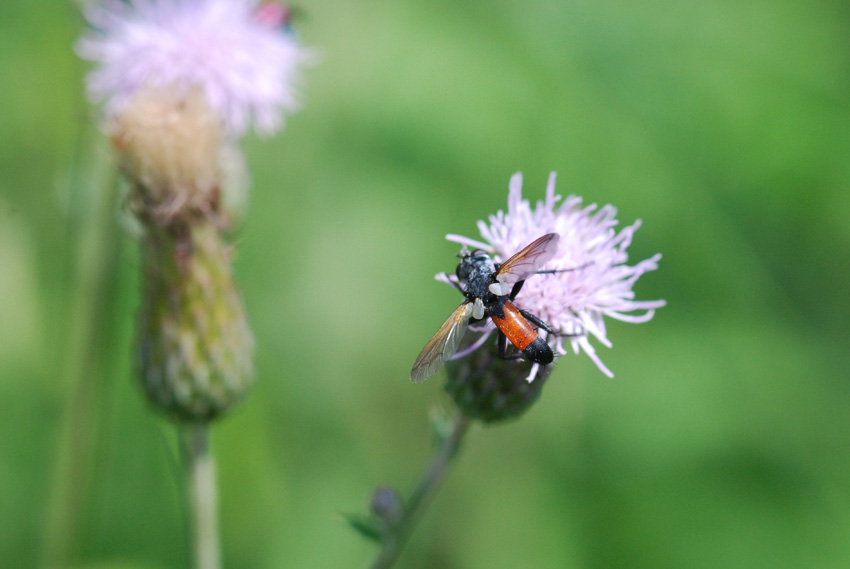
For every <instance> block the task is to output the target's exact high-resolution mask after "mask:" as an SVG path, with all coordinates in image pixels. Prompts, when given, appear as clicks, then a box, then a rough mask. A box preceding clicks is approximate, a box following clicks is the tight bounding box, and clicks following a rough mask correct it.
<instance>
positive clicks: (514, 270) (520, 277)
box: [490, 233, 560, 296]
mask: <svg viewBox="0 0 850 569" xmlns="http://www.w3.org/2000/svg"><path fill="white" fill-rule="evenodd" d="M559 240H560V236H559V235H558V234H557V233H547V234H546V235H544V236H543V237H540V238H539V239H537V240H535V241H534V242H533V243H531V244H530V245H528V246H527V247H526V248H525V249H523V250H522V251H520V252H519V253H517V254H516V255H514V256H513V257H511V258H510V259H508V260H507V261H505V262H504V263H502V266H501V267H499V270H497V271H496V282H495V283H493V284H491V285H490V292H492V293H493V294H495V295H497V296H504V295H506V294H508V293H509V292H511V288H513V285H514V284H516V283H518V282H519V281H524V280H525V279H527V278H528V277H530V276H531V275H533V274H534V273H536V272H537V271H538V270H539V269H540V267H542V266H543V265H545V264H546V263H547V262H548V261H549V259H551V258H552V257H554V256H555V253H556V252H557V251H558V241H559Z"/></svg>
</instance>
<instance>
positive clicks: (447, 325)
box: [410, 300, 472, 382]
mask: <svg viewBox="0 0 850 569" xmlns="http://www.w3.org/2000/svg"><path fill="white" fill-rule="evenodd" d="M471 315H472V304H471V303H470V302H469V301H468V300H465V301H464V302H463V304H461V305H460V306H458V307H457V309H456V310H455V311H454V312H452V315H451V316H449V318H448V320H446V321H445V322H444V323H443V325H442V326H440V329H439V330H437V333H436V334H434V337H433V338H431V340H429V341H428V343H427V344H425V347H424V348H422V352H421V353H420V354H419V357H418V358H416V363H414V364H413V369H412V370H411V372H410V381H413V382H419V381H425V380H426V379H428V378H429V377H431V376H432V375H434V374H435V373H437V370H438V369H440V366H442V365H443V364H444V363H446V360H447V359H449V358H450V357H452V356H453V355H454V353H455V352H457V348H458V346H459V345H460V340H461V339H462V338H463V335H464V334H466V328H467V326H468V325H469V317H470V316H471Z"/></svg>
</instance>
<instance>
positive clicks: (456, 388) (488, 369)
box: [445, 348, 552, 423]
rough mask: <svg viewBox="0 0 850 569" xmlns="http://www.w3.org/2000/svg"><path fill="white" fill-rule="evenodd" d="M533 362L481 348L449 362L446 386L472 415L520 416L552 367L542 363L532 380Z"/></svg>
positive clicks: (489, 420) (488, 417) (484, 417)
mask: <svg viewBox="0 0 850 569" xmlns="http://www.w3.org/2000/svg"><path fill="white" fill-rule="evenodd" d="M529 366H530V364H529V362H527V361H526V360H522V359H518V360H506V359H502V358H499V357H498V356H497V355H496V354H494V353H493V350H492V349H489V350H488V349H483V348H482V349H478V350H475V351H474V352H473V353H472V354H470V355H469V356H467V357H464V358H460V359H458V360H452V361H449V362H448V363H447V364H446V375H447V380H446V385H445V389H446V391H447V392H448V394H449V395H451V397H452V399H454V402H455V403H456V404H457V406H458V408H459V409H460V410H461V412H462V413H463V414H464V415H466V416H467V417H469V418H471V419H478V420H479V421H482V422H484V423H495V422H498V421H504V420H506V419H513V418H517V417H519V416H520V415H522V414H523V413H525V412H526V411H527V410H528V409H529V408H530V407H531V406H532V405H533V404H534V402H535V401H537V398H538V397H539V396H540V392H541V391H542V389H543V384H544V383H545V382H546V378H548V377H549V373H550V372H551V370H552V366H551V365H547V366H541V367H540V369H539V370H538V372H537V375H536V377H535V378H534V381H531V382H528V381H526V378H527V377H528V375H529Z"/></svg>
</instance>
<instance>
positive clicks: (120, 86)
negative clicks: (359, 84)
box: [77, 0, 309, 569]
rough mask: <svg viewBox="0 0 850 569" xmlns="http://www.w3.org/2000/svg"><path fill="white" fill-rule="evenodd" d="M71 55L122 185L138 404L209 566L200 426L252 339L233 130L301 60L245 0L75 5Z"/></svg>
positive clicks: (208, 475) (267, 113)
mask: <svg viewBox="0 0 850 569" xmlns="http://www.w3.org/2000/svg"><path fill="white" fill-rule="evenodd" d="M86 18H87V20H88V22H89V24H90V26H91V27H90V29H89V30H88V31H87V32H86V34H85V35H84V36H83V37H82V38H81V39H80V41H79V42H78V44H77V52H78V54H79V55H80V56H81V57H83V58H85V59H87V60H90V61H92V62H94V64H95V66H94V68H93V70H92V71H91V72H90V73H89V75H88V77H87V89H88V94H89V97H90V98H91V99H92V101H93V102H95V103H102V109H103V118H102V127H103V130H104V131H105V132H106V134H107V135H108V136H109V138H110V140H111V143H112V147H113V149H114V153H115V156H116V157H117V162H118V165H119V167H120V170H121V172H122V173H123V174H124V176H125V178H126V179H127V181H128V183H129V192H128V195H127V200H126V201H127V205H128V207H129V209H130V211H131V212H132V214H133V216H134V217H135V219H136V220H137V221H138V222H139V225H140V227H141V232H140V238H139V239H140V244H141V248H142V259H143V271H142V273H143V282H142V285H143V286H142V295H143V297H142V303H141V310H140V313H139V326H138V345H137V348H136V352H137V362H138V368H139V377H140V380H141V385H142V387H143V389H144V392H145V393H146V395H147V397H148V399H149V401H150V402H151V404H152V406H153V407H154V408H155V409H157V410H159V411H161V412H163V413H164V414H166V415H167V416H168V417H169V418H170V419H172V420H174V421H175V423H176V424H177V425H178V429H179V432H180V443H181V444H180V447H181V454H182V456H183V459H184V463H185V471H186V506H187V516H188V519H189V527H190V536H189V540H190V543H191V544H192V558H193V563H194V566H195V567H198V568H205V569H211V568H215V567H218V566H220V550H219V549H220V548H219V542H218V529H217V512H216V510H217V506H216V502H217V491H216V481H215V468H214V462H213V457H212V454H211V451H210V443H209V426H210V425H211V423H212V421H214V420H215V419H217V418H218V417H220V416H221V415H222V414H224V413H225V412H226V411H227V410H228V409H230V408H231V407H232V406H233V405H234V404H235V403H237V402H238V401H239V400H240V399H241V398H242V397H243V395H244V394H245V392H246V390H247V389H248V387H249V386H250V384H251V383H252V381H253V351H254V337H253V334H252V332H251V328H250V326H249V323H248V319H247V315H246V313H245V307H244V303H243V299H242V294H241V292H240V290H239V288H238V286H237V285H236V282H235V280H234V275H233V269H232V263H231V261H232V257H233V245H232V244H231V243H230V242H229V240H228V235H229V233H230V232H231V231H232V230H233V229H234V228H235V227H236V226H237V225H238V223H239V222H240V221H241V214H242V212H243V210H244V204H245V201H246V199H247V185H248V182H247V180H248V176H247V173H246V172H245V171H244V165H243V164H244V161H243V160H242V156H241V151H240V149H239V141H240V140H241V138H242V137H243V135H245V133H246V132H247V131H248V130H250V129H253V130H254V131H256V132H257V133H258V134H260V135H271V134H273V133H275V132H276V131H278V130H279V129H280V127H281V126H282V115H283V113H284V112H289V111H293V110H295V109H296V108H297V101H296V96H295V86H294V84H295V82H296V80H297V77H298V71H299V69H300V67H301V66H302V65H303V64H304V63H305V62H306V61H307V60H308V59H309V54H308V52H307V51H306V50H304V49H303V48H302V47H300V46H299V44H298V42H297V41H296V39H295V37H294V36H293V34H291V33H289V11H288V9H287V8H285V7H284V6H282V5H280V4H277V3H274V2H263V3H258V2H256V1H252V0H183V1H179V0H152V1H141V0H138V1H137V0H130V1H127V2H119V1H116V0H106V1H105V2H103V3H100V4H92V5H90V6H89V7H88V9H87V11H86Z"/></svg>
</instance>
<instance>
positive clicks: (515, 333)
mask: <svg viewBox="0 0 850 569" xmlns="http://www.w3.org/2000/svg"><path fill="white" fill-rule="evenodd" d="M559 239H560V238H559V236H558V234H557V233H548V234H546V235H544V236H542V237H540V238H538V239H537V240H535V241H534V242H532V243H531V244H530V245H527V246H526V247H525V248H524V249H522V250H521V251H520V252H519V253H517V254H516V255H514V256H512V257H511V258H509V259H508V260H507V261H505V262H504V263H494V262H493V260H492V258H491V257H490V255H489V254H487V253H486V252H485V251H483V250H481V249H476V250H473V251H469V250H467V249H465V248H464V250H463V251H461V253H460V254H459V255H458V256H459V257H460V263H458V266H457V270H456V274H457V278H458V282H457V283H453V284H454V285H455V286H456V287H457V289H458V290H460V292H461V293H463V295H464V296H465V297H466V298H465V299H464V301H463V302H462V303H461V305H460V306H458V307H457V309H456V310H455V311H454V312H453V313H452V315H451V316H449V318H448V320H446V321H445V323H443V325H442V326H440V329H439V330H438V331H437V333H436V334H435V335H434V337H433V338H431V340H430V341H429V342H428V343H427V344H426V345H425V347H424V348H423V349H422V352H421V353H420V354H419V357H418V358H416V362H415V363H414V364H413V370H412V371H411V372H410V380H411V381H413V382H419V381H424V380H426V379H428V378H429V377H431V376H432V375H434V373H436V372H437V370H438V369H440V366H442V365H443V364H444V363H445V362H446V361H447V360H448V359H449V358H451V357H452V356H453V355H454V354H455V352H457V350H458V346H460V341H461V339H462V338H463V336H464V334H465V333H466V329H467V327H468V326H469V322H470V320H473V321H478V320H482V319H484V318H486V317H490V318H491V319H492V320H493V323H494V324H495V325H496V327H497V328H498V330H499V339H498V345H499V356H500V357H502V358H510V356H508V355H507V353H506V350H507V340H510V342H511V344H513V345H514V346H515V347H516V349H517V350H519V351H520V352H522V355H524V356H525V357H526V358H527V359H528V360H530V361H532V362H534V363H539V364H542V365H546V364H550V363H552V360H553V359H554V354H553V353H552V348H550V347H549V344H548V343H546V341H545V339H544V338H543V337H542V336H540V335H539V334H538V333H537V330H538V329H539V328H542V329H543V330H545V331H546V332H547V333H549V334H554V333H555V332H554V330H552V328H550V327H549V326H548V325H547V324H546V323H545V322H544V321H543V320H541V319H540V318H538V317H537V316H535V315H534V314H532V313H530V312H528V311H526V310H522V309H521V308H517V307H516V306H514V304H513V301H514V300H515V299H516V297H517V295H518V294H519V292H520V290H521V289H522V285H523V284H524V283H525V280H526V279H527V278H528V277H530V276H532V275H534V274H541V273H556V272H563V270H549V271H541V270H539V269H540V268H541V267H542V266H543V265H545V264H546V262H547V261H549V260H550V259H551V258H552V257H554V256H555V253H556V252H557V251H558V241H559ZM566 270H572V269H566ZM535 325H536V327H535Z"/></svg>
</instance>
